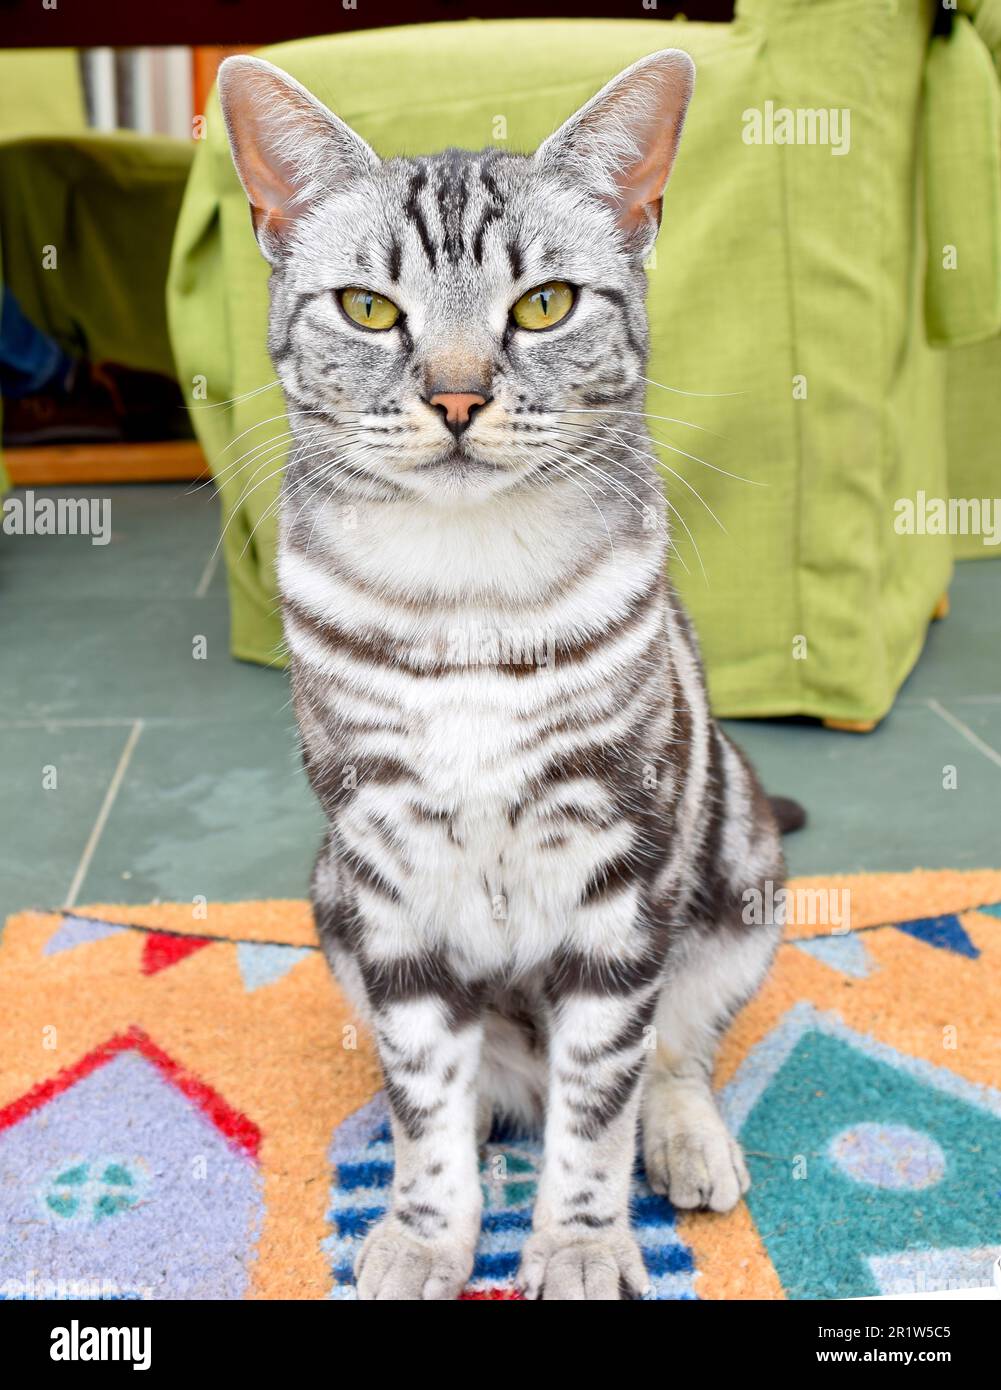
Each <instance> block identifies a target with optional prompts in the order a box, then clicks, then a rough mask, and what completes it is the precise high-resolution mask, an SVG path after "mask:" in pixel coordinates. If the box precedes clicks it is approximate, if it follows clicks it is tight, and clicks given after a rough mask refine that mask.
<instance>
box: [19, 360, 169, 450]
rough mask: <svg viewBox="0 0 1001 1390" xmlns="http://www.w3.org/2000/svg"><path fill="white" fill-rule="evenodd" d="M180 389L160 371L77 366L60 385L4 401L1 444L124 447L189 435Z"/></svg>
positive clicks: (114, 365) (91, 364) (88, 364)
mask: <svg viewBox="0 0 1001 1390" xmlns="http://www.w3.org/2000/svg"><path fill="white" fill-rule="evenodd" d="M190 434H191V429H190V425H189V423H188V415H187V411H186V410H185V408H184V398H183V397H182V395H181V392H180V388H179V387H178V385H177V383H176V382H175V381H172V380H171V379H170V377H166V376H162V375H161V374H160V373H159V372H143V371H137V370H136V369H135V368H133V367H125V366H122V364H121V363H118V362H89V361H87V360H86V359H84V358H80V359H78V360H77V361H76V362H74V364H73V367H72V369H71V371H70V373H69V376H68V377H67V378H66V380H65V381H64V382H62V383H52V384H51V385H50V386H48V387H46V388H45V389H44V390H42V391H38V392H36V393H35V394H34V395H30V396H21V397H19V398H13V399H6V400H5V401H4V403H3V442H4V444H5V445H6V446H8V447H9V448H19V447H26V446H31V445H36V444H120V443H124V442H126V441H134V442H137V443H138V442H148V441H151V440H157V439H183V438H188V437H190Z"/></svg>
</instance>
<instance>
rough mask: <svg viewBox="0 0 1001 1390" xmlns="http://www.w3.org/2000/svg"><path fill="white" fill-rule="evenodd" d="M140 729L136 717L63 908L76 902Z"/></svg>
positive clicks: (140, 721) (69, 906)
mask: <svg viewBox="0 0 1001 1390" xmlns="http://www.w3.org/2000/svg"><path fill="white" fill-rule="evenodd" d="M142 729H143V721H142V720H141V719H137V720H136V721H135V723H134V724H133V725H132V731H131V733H130V734H129V736H128V738H127V739H126V740H125V747H124V748H123V749H122V753H121V757H120V758H119V759H118V765H117V767H116V768H115V770H114V772H113V773H112V775H111V781H110V782H109V783H108V790H107V791H106V792H105V794H104V800H103V801H102V802H101V809H100V810H99V811H98V813H97V820H96V821H95V822H94V826H93V829H92V830H91V832H90V835H89V837H88V839H87V843H86V845H85V846H84V851H83V854H82V855H81V857H80V862H79V864H78V865H77V866H76V873H75V874H74V875H73V881H72V883H71V884H70V886H69V892H68V893H67V894H66V901H65V902H64V903H63V908H64V909H68V908H71V907H72V906H73V904H74V903H75V902H76V896H77V894H78V893H79V891H80V889H81V887H82V886H83V881H84V878H85V877H86V874H87V870H88V869H89V868H90V861H91V860H92V859H93V857H94V851H95V850H96V849H97V843H98V841H99V840H100V838H101V836H102V834H103V833H104V827H105V826H106V825H107V823H108V817H109V816H110V815H111V808H112V806H114V804H115V797H116V796H117V795H118V790H119V788H120V787H121V785H122V778H123V777H124V776H125V772H126V769H127V768H128V765H129V762H130V761H131V758H132V754H133V752H134V751H135V746H136V744H137V743H138V741H139V735H140V734H141V733H142Z"/></svg>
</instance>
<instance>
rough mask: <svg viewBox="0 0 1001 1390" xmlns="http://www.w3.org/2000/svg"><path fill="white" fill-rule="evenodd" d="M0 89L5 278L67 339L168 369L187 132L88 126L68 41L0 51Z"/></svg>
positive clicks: (99, 353) (35, 314)
mask: <svg viewBox="0 0 1001 1390" xmlns="http://www.w3.org/2000/svg"><path fill="white" fill-rule="evenodd" d="M0 92H2V94H3V100H2V102H0V287H2V286H4V285H6V286H9V287H10V288H11V289H12V290H13V292H14V293H15V294H16V295H17V298H18V301H19V303H20V304H21V307H22V308H23V309H24V311H25V313H26V314H27V315H28V317H29V318H30V319H32V321H33V322H34V323H36V324H37V325H38V326H39V327H40V328H43V329H44V330H45V331H46V332H48V333H50V334H52V336H53V337H55V338H56V339H58V340H59V342H61V343H62V345H63V346H64V347H65V348H67V349H68V350H70V351H74V352H86V353H87V354H88V355H90V356H91V357H94V358H98V359H99V358H111V359H113V360H115V361H117V362H123V363H125V364H126V365H127V366H131V367H140V368H145V369H147V370H149V371H160V372H164V373H167V374H173V371H174V366H173V357H172V355H171V350H170V341H169V337H168V333H167V314H166V304H165V285H166V278H167V266H168V262H169V258H170V249H171V244H172V241H173V236H174V226H175V224H176V221H177V215H178V211H179V209H180V205H181V196H182V194H183V192H184V185H185V183H186V181H187V177H188V171H189V169H190V167H191V160H192V156H193V153H194V151H193V148H192V144H191V143H190V142H188V141H184V140H170V139H167V138H165V137H158V136H139V135H135V134H132V133H130V132H128V131H113V132H110V133H97V132H95V131H90V130H88V129H87V117H86V110H85V106H84V98H83V87H82V83H81V78H80V70H79V63H78V61H77V55H76V53H75V51H74V50H72V49H42V50H38V51H33V50H30V49H29V50H20V49H19V50H6V51H0ZM47 248H52V249H51V250H48V249H47ZM0 292H2V291H0ZM3 483H4V475H3V465H2V462H0V490H2V486H3Z"/></svg>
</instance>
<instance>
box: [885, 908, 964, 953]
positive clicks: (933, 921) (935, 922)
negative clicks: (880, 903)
mask: <svg viewBox="0 0 1001 1390" xmlns="http://www.w3.org/2000/svg"><path fill="white" fill-rule="evenodd" d="M893 925H894V926H895V927H896V928H897V930H898V931H902V932H906V933H907V935H908V936H913V937H916V938H917V940H918V941H923V942H925V944H926V945H928V946H936V947H937V948H938V949H939V950H940V951H954V952H955V953H956V955H957V956H968V957H969V959H970V960H976V959H977V957H978V956H979V955H980V951H979V950H978V949H977V947H976V946H974V944H973V942H972V941H971V940H970V938H969V937H968V936H967V934H966V928H965V927H964V926H963V924H962V922H961V921H960V920H959V918H958V917H957V916H956V915H955V913H952V912H950V913H947V914H946V915H945V916H944V917H918V918H916V919H915V920H914V921H913V922H894V923H893Z"/></svg>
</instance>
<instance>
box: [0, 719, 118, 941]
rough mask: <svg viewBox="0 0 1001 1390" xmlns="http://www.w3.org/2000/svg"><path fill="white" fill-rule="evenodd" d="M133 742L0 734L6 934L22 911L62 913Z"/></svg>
mask: <svg viewBox="0 0 1001 1390" xmlns="http://www.w3.org/2000/svg"><path fill="white" fill-rule="evenodd" d="M128 735H129V728H128V726H127V725H124V726H121V727H98V728H83V729H81V728H49V729H46V728H28V729H24V728H10V727H0V766H2V768H3V796H2V797H0V929H2V925H3V922H4V920H5V919H6V918H7V917H8V916H9V915H10V914H11V913H13V912H20V911H21V910H22V909H23V908H28V907H35V908H52V907H61V906H62V904H63V902H64V901H65V899H66V894H67V892H68V891H69V887H70V884H71V882H72V880H73V876H74V874H75V872H76V869H77V865H78V864H79V863H80V860H81V858H82V856H83V852H84V849H85V847H86V844H87V841H88V839H89V837H90V833H91V830H92V829H93V827H94V824H95V822H96V820H97V817H98V813H99V811H100V809H101V805H102V803H103V801H104V798H105V794H106V792H107V790H108V786H109V784H110V782H111V779H112V777H113V775H114V771H115V768H116V767H117V765H118V761H119V758H120V757H121V754H122V750H123V748H124V747H125V743H126V740H127V738H128ZM50 766H51V767H54V768H55V770H56V787H55V789H54V790H49V791H47V790H45V789H44V787H43V782H42V779H43V771H44V769H45V768H46V767H50Z"/></svg>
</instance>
